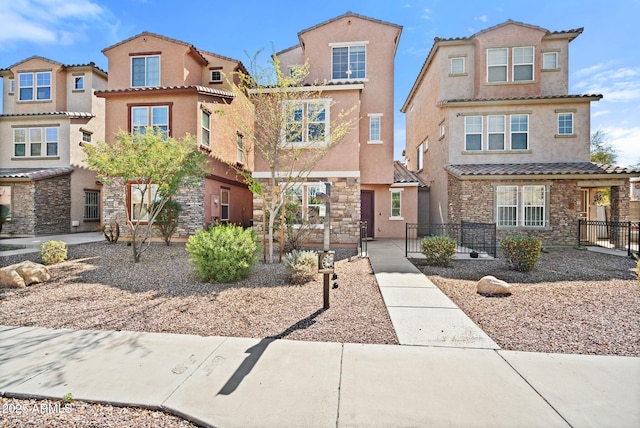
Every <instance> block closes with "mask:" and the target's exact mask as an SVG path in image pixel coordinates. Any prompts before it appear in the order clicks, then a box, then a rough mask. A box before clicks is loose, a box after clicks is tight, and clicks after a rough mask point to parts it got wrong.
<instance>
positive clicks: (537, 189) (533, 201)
mask: <svg viewBox="0 0 640 428" xmlns="http://www.w3.org/2000/svg"><path fill="white" fill-rule="evenodd" d="M546 215H547V188H546V186H544V185H525V186H513V185H510V186H497V187H496V224H497V226H498V227H503V228H509V227H526V228H529V227H545V226H546V225H547V218H546Z"/></svg>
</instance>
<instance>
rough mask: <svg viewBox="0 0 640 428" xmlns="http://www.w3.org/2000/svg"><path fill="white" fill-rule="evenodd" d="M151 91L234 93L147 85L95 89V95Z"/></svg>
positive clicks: (227, 95)
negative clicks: (102, 89)
mask: <svg viewBox="0 0 640 428" xmlns="http://www.w3.org/2000/svg"><path fill="white" fill-rule="evenodd" d="M151 91H185V92H189V91H194V92H198V93H200V94H208V95H216V96H219V97H224V98H235V94H234V93H233V92H229V91H222V90H220V89H214V88H209V87H208V86H200V85H189V86H148V87H141V88H124V89H107V90H104V91H96V92H95V94H96V95H98V96H99V95H102V94H125V93H134V92H151Z"/></svg>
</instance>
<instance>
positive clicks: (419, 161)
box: [416, 144, 424, 171]
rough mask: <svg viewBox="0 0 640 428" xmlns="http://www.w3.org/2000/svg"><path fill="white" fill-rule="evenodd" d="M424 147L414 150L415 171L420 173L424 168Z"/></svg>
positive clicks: (419, 146)
mask: <svg viewBox="0 0 640 428" xmlns="http://www.w3.org/2000/svg"><path fill="white" fill-rule="evenodd" d="M423 147H424V146H423V145H422V144H420V145H418V148H417V149H416V171H422V169H423V168H424V148H423Z"/></svg>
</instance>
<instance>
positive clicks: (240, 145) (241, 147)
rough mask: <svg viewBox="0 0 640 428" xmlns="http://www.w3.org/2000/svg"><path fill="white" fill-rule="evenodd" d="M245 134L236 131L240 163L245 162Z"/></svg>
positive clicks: (237, 154) (237, 155) (237, 152)
mask: <svg viewBox="0 0 640 428" xmlns="http://www.w3.org/2000/svg"><path fill="white" fill-rule="evenodd" d="M243 139H244V136H243V135H242V134H241V133H239V132H237V133H236V157H237V160H238V163H242V162H244V142H243Z"/></svg>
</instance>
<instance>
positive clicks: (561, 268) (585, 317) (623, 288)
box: [413, 248, 640, 357]
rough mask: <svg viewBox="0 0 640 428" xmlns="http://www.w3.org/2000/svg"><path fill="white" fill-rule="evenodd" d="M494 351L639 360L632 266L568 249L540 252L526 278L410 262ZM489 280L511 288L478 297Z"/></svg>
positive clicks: (467, 264) (638, 303) (457, 264)
mask: <svg viewBox="0 0 640 428" xmlns="http://www.w3.org/2000/svg"><path fill="white" fill-rule="evenodd" d="M413 261H414V264H415V265H416V266H418V267H419V268H420V269H421V270H422V271H423V272H424V273H425V274H426V275H427V277H428V278H429V279H431V281H432V282H433V283H434V284H435V285H436V286H438V287H439V288H440V289H441V290H442V291H443V292H444V293H445V294H447V295H448V296H449V297H450V298H451V299H452V300H453V301H454V302H455V303H456V304H457V305H458V306H459V307H460V308H461V309H462V310H463V311H464V312H465V313H466V314H467V315H468V316H469V317H470V318H471V319H472V320H473V321H474V322H475V323H476V324H477V325H478V326H479V327H480V328H482V329H483V330H484V331H485V332H486V333H487V334H488V335H489V336H490V337H491V338H492V339H493V340H494V341H495V342H496V343H497V344H498V345H500V347H502V348H504V349H509V350H518V351H531V352H556V353H571V354H598V355H624V356H634V357H640V282H639V281H638V280H636V279H635V276H634V275H633V274H632V271H631V269H633V268H634V267H635V262H634V261H633V259H631V258H628V257H619V256H615V255H610V254H603V253H596V252H592V251H586V250H578V249H571V248H562V249H550V250H548V251H547V252H543V253H542V254H541V256H540V260H539V261H538V263H537V266H536V269H535V270H534V271H532V272H517V271H512V270H509V269H507V267H506V265H505V262H504V260H500V259H495V260H486V259H485V260H481V259H477V260H454V261H453V262H452V265H451V267H447V268H439V267H433V266H425V265H424V263H423V262H420V261H419V260H413ZM485 275H493V276H495V277H497V278H499V279H502V280H504V281H507V282H508V283H509V284H510V285H511V288H512V294H511V296H508V297H484V296H481V295H479V294H477V292H476V284H477V281H478V280H479V279H480V278H482V277H483V276H485Z"/></svg>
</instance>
